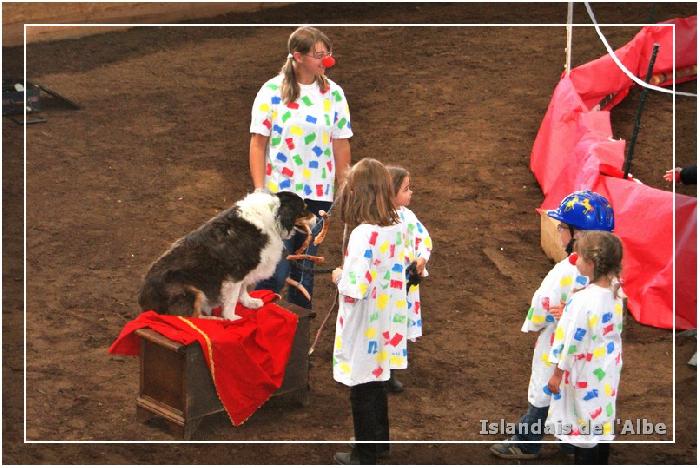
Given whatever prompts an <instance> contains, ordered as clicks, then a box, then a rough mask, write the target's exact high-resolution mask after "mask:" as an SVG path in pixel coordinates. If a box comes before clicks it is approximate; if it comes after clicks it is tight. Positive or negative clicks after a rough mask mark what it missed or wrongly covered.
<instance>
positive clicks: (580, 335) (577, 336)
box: [574, 328, 586, 341]
mask: <svg viewBox="0 0 700 468" xmlns="http://www.w3.org/2000/svg"><path fill="white" fill-rule="evenodd" d="M584 336H586V330H585V329H584V328H577V329H576V333H574V339H575V340H576V341H581V340H582V339H583V337H584Z"/></svg>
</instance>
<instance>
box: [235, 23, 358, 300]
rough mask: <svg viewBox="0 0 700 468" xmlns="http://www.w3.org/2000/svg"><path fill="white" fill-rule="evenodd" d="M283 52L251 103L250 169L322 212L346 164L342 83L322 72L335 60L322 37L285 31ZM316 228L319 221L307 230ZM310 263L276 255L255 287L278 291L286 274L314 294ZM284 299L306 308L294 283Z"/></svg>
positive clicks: (261, 183) (312, 251)
mask: <svg viewBox="0 0 700 468" xmlns="http://www.w3.org/2000/svg"><path fill="white" fill-rule="evenodd" d="M287 51H288V53H287V56H286V58H285V61H284V64H283V65H282V69H281V71H280V73H279V74H278V75H277V76H275V77H274V78H272V79H270V80H268V81H267V82H266V83H265V84H263V86H262V87H261V88H260V91H258V94H257V96H256V98H255V102H254V103H253V109H252V117H251V122H250V133H251V139H250V156H249V159H250V175H251V178H252V181H253V186H254V187H255V190H267V191H269V192H272V193H277V192H278V191H283V190H286V191H292V192H295V193H296V194H297V195H299V196H301V197H302V198H304V200H305V201H306V204H307V206H308V207H309V210H310V211H312V212H314V213H315V214H316V215H318V214H319V212H320V211H321V210H323V211H326V212H327V211H329V209H330V207H331V204H332V201H333V199H334V195H335V193H334V190H335V184H336V181H337V182H338V183H339V182H342V179H343V174H344V172H345V171H346V170H347V167H348V165H349V164H350V140H349V139H350V137H352V135H353V133H352V127H351V124H350V110H349V107H348V103H347V101H346V99H345V93H344V92H343V89H342V88H341V87H340V86H338V85H337V84H336V83H335V82H333V81H332V80H331V79H329V78H328V77H327V76H326V71H327V69H328V68H330V67H332V66H333V64H334V63H335V59H334V58H333V44H332V43H331V41H330V39H328V36H326V35H325V34H324V33H323V32H321V31H320V30H318V29H316V28H314V27H310V26H302V27H300V28H297V29H296V30H295V31H294V32H293V33H292V34H291V35H290V36H289V40H288V42H287ZM321 227H322V223H320V222H319V223H318V224H317V225H316V227H315V228H314V229H313V233H314V235H315V234H317V233H318V232H319V231H320V229H321ZM305 237H306V236H305V235H303V234H299V235H297V236H295V237H293V238H292V239H290V240H289V241H286V242H285V248H286V250H287V252H288V253H294V252H296V251H297V250H298V249H299V247H300V246H302V244H303V242H304V239H305ZM317 249H318V247H317V246H316V245H315V244H314V243H313V242H311V243H310V244H309V247H308V249H307V250H306V251H305V252H304V253H305V254H307V255H311V256H313V255H316V253H317ZM304 263H308V262H306V261H305V262H304ZM312 266H313V265H311V264H308V265H305V264H302V265H301V268H296V267H295V266H294V265H293V264H292V265H290V263H289V262H287V261H286V260H282V261H281V262H280V263H279V265H278V267H277V271H276V272H275V274H274V276H273V277H272V278H270V279H269V280H265V281H263V282H261V283H259V284H258V285H257V289H272V290H274V291H275V292H279V291H280V290H281V289H282V287H283V286H284V283H285V280H286V279H287V277H288V276H289V277H290V278H291V279H293V280H295V281H297V282H299V283H301V284H302V285H303V286H304V288H305V289H306V290H307V291H308V292H309V294H313V273H312V272H313V268H312ZM288 300H289V301H290V302H292V303H294V304H298V305H300V306H302V307H306V308H310V307H311V301H310V300H307V299H306V298H305V297H304V296H303V295H302V294H301V293H300V292H299V291H297V290H296V289H293V288H292V289H290V291H289V297H288Z"/></svg>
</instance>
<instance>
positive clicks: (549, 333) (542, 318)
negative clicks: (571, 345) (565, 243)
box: [521, 257, 588, 408]
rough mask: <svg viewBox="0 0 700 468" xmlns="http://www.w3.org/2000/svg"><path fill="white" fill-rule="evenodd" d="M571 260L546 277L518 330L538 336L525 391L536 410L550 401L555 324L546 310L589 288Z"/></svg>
mask: <svg viewBox="0 0 700 468" xmlns="http://www.w3.org/2000/svg"><path fill="white" fill-rule="evenodd" d="M571 258H572V257H569V258H565V259H564V260H562V261H561V262H559V263H557V264H556V265H554V268H552V269H551V270H550V271H549V273H547V276H545V278H544V280H542V284H541V285H540V287H539V288H538V289H537V291H535V294H534V295H533V296H532V302H531V303H530V309H529V310H528V312H527V317H526V318H525V323H523V326H522V328H521V331H523V332H525V333H527V332H531V331H539V332H540V336H539V337H538V338H537V343H536V344H535V352H534V354H533V357H532V373H531V374H530V384H529V385H528V389H527V400H528V401H529V402H530V403H531V404H532V405H533V406H536V407H538V408H545V407H547V406H549V401H550V399H551V397H550V395H549V394H548V393H547V391H546V387H547V382H549V378H550V377H551V376H552V371H553V370H554V366H553V365H552V364H551V363H550V362H549V354H550V347H551V345H552V339H553V337H554V329H555V328H556V326H557V320H556V319H555V318H554V317H553V316H552V315H551V314H550V313H549V307H550V305H551V306H555V305H559V304H561V303H566V301H568V300H569V297H570V296H571V294H572V292H573V291H574V289H580V288H583V287H584V286H586V284H588V278H587V277H585V276H583V275H581V274H580V273H579V271H578V269H577V268H576V266H575V265H573V264H572V263H571V261H570V259H571Z"/></svg>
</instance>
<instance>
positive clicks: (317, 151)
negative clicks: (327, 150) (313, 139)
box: [311, 146, 323, 158]
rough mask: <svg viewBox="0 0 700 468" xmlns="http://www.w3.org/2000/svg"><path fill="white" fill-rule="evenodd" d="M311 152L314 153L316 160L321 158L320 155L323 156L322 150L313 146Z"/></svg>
mask: <svg viewBox="0 0 700 468" xmlns="http://www.w3.org/2000/svg"><path fill="white" fill-rule="evenodd" d="M311 151H313V152H314V154H315V155H316V157H317V158H318V157H321V155H322V154H323V150H322V149H321V148H319V147H318V146H314V147H313V148H311Z"/></svg>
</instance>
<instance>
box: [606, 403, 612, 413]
mask: <svg viewBox="0 0 700 468" xmlns="http://www.w3.org/2000/svg"><path fill="white" fill-rule="evenodd" d="M605 414H606V415H607V416H608V417H610V416H612V415H613V404H612V402H610V403H608V406H606V407H605Z"/></svg>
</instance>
